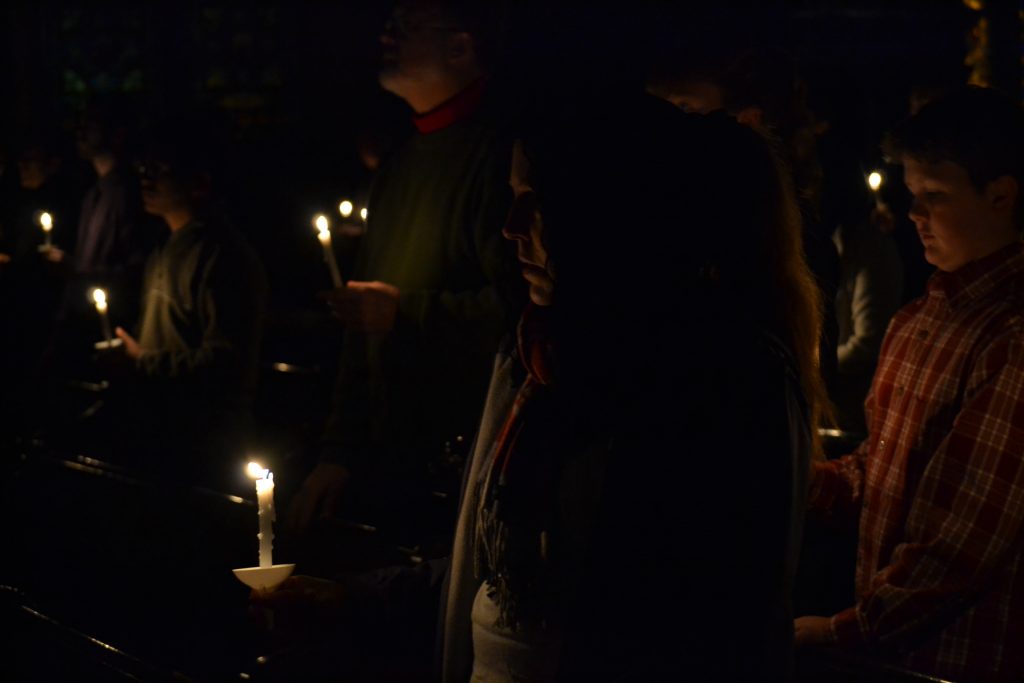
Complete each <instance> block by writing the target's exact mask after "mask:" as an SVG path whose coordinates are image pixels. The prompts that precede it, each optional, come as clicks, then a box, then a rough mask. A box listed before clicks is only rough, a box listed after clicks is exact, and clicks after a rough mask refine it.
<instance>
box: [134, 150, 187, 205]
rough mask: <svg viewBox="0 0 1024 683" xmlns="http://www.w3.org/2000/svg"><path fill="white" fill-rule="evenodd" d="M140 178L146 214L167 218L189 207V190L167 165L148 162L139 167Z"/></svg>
mask: <svg viewBox="0 0 1024 683" xmlns="http://www.w3.org/2000/svg"><path fill="white" fill-rule="evenodd" d="M139 176H140V182H141V185H142V206H143V208H144V209H145V210H146V213H150V214H153V215H155V216H166V215H168V214H170V213H173V212H174V211H178V210H180V209H181V208H183V207H185V206H188V202H189V197H188V191H187V188H185V187H184V185H183V184H182V183H181V182H180V181H178V180H177V179H176V178H175V176H174V173H173V171H172V169H171V168H170V166H168V165H167V164H166V163H162V162H159V161H147V162H145V163H144V164H142V165H141V166H140V167H139Z"/></svg>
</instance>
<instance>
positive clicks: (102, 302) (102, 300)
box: [92, 287, 107, 308]
mask: <svg viewBox="0 0 1024 683" xmlns="http://www.w3.org/2000/svg"><path fill="white" fill-rule="evenodd" d="M92 300H93V301H95V302H96V307H97V308H101V307H102V308H106V306H107V293H106V292H105V291H103V290H102V289H100V288H99V287H97V288H96V289H94V290H92Z"/></svg>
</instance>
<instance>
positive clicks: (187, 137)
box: [115, 125, 267, 484]
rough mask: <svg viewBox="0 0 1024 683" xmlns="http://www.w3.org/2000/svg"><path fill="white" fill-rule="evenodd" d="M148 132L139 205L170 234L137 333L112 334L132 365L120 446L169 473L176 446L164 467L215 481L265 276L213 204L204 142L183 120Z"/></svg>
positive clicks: (253, 371)
mask: <svg viewBox="0 0 1024 683" xmlns="http://www.w3.org/2000/svg"><path fill="white" fill-rule="evenodd" d="M154 138H155V139H154V142H153V144H152V145H151V149H150V150H149V153H148V154H147V160H146V161H145V163H143V164H141V165H140V166H139V168H138V170H139V173H140V175H141V182H142V203H143V207H144V208H145V210H146V212H147V213H149V214H152V215H154V216H157V217H159V218H161V219H162V220H163V222H164V224H165V225H166V227H167V228H168V229H169V231H170V233H169V235H168V236H167V238H166V240H165V241H164V243H163V244H162V245H161V246H160V247H159V248H157V249H156V250H155V251H154V252H153V253H152V254H151V255H150V257H149V260H148V261H147V263H146V268H145V274H144V277H143V284H142V310H141V312H140V316H139V324H138V331H137V335H133V334H131V333H129V332H128V331H127V330H125V329H124V328H122V327H117V328H116V330H115V331H116V334H117V337H118V338H119V339H120V340H121V342H122V344H121V350H120V353H122V354H123V355H124V356H126V357H127V359H129V360H130V361H133V366H134V369H135V372H134V373H132V374H131V375H130V376H129V377H131V378H132V379H134V380H135V383H134V384H133V385H132V386H131V387H130V390H129V391H126V392H125V395H124V396H123V398H124V399H125V400H124V404H123V405H120V406H119V407H120V408H121V409H122V410H126V411H127V414H128V415H133V416H134V417H135V419H132V420H124V421H122V422H121V424H120V425H119V430H122V431H124V430H134V431H133V432H131V433H127V434H126V435H127V438H126V439H125V442H126V443H129V444H132V443H135V442H138V443H139V444H141V445H142V448H141V450H139V451H138V457H139V458H140V459H144V460H145V459H147V458H148V460H147V461H146V462H140V463H138V464H140V465H147V464H154V465H156V466H159V467H162V468H163V470H164V471H166V463H165V462H164V463H161V461H162V460H163V459H164V458H163V456H164V455H165V454H173V455H174V461H175V467H174V472H173V473H170V472H168V474H170V475H172V476H181V477H184V478H186V479H190V480H193V481H202V482H205V483H207V484H221V483H222V482H225V481H229V479H225V478H224V477H225V473H226V472H228V469H226V468H229V467H231V466H233V465H234V464H235V463H234V462H233V461H232V457H233V456H235V455H239V454H240V452H241V451H242V449H244V448H245V439H246V438H247V435H248V428H249V427H250V421H251V413H250V409H251V404H252V401H253V399H254V394H255V388H256V380H257V374H258V361H259V345H260V341H261V338H262V331H263V318H264V309H265V306H266V298H267V283H266V276H265V273H264V270H263V266H262V264H261V263H260V261H259V258H258V257H257V255H256V253H255V251H254V250H253V249H252V247H251V246H250V245H249V244H248V242H247V241H246V240H245V238H244V237H243V236H242V235H241V233H240V232H239V231H238V230H236V229H235V228H233V227H232V226H231V224H230V222H229V221H228V220H227V218H226V217H225V216H223V215H222V213H221V212H220V211H218V210H217V209H216V208H215V207H216V204H215V203H214V202H213V201H212V195H213V179H212V172H211V163H210V161H209V158H208V155H209V154H210V152H209V146H210V144H211V143H209V142H208V141H205V140H204V139H203V136H202V135H201V134H200V133H198V132H196V131H195V130H194V129H189V128H187V127H185V126H184V125H182V126H181V127H180V128H179V127H178V126H175V127H173V128H170V129H167V130H161V131H159V132H158V133H157V134H156V135H154ZM115 322H116V321H115ZM126 379H127V378H126ZM129 447H131V446H129ZM149 461H152V463H150V462H149ZM211 478H212V479H213V481H211Z"/></svg>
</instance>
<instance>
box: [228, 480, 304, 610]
mask: <svg viewBox="0 0 1024 683" xmlns="http://www.w3.org/2000/svg"><path fill="white" fill-rule="evenodd" d="M247 471H248V473H249V476H250V477H252V478H254V479H255V480H256V501H257V503H258V504H259V520H260V525H259V529H260V531H259V534H257V538H259V542H260V552H259V566H258V567H243V568H240V569H234V570H232V571H233V572H234V574H235V576H237V577H238V580H239V581H241V582H242V583H244V584H245V585H246V586H249V587H250V588H252V589H255V590H261V591H271V590H274V589H275V588H277V587H278V586H279V585H281V583H282V582H284V580H285V579H287V578H288V577H289V576H291V573H292V571H293V570H294V569H295V565H294V564H274V559H273V549H274V518H275V516H276V515H275V512H274V475H273V473H272V472H271V471H270V470H267V469H264V468H263V467H261V466H260V465H259V464H257V463H254V462H251V463H249V466H248V469H247Z"/></svg>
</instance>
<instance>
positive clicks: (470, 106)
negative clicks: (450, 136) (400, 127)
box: [412, 76, 487, 135]
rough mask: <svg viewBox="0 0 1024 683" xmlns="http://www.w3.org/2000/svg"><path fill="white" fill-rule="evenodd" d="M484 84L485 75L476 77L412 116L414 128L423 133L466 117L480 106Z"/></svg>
mask: <svg viewBox="0 0 1024 683" xmlns="http://www.w3.org/2000/svg"><path fill="white" fill-rule="evenodd" d="M486 86H487V77H486V76H484V77H482V78H478V79H477V80H475V81H473V82H472V83H470V84H469V85H467V86H466V87H465V88H463V89H462V91H460V92H459V93H458V94H457V95H455V96H454V97H451V98H449V99H447V100H445V101H444V102H443V103H441V104H439V105H438V106H436V107H434V108H433V109H431V110H430V111H428V112H427V113H425V114H420V115H419V116H414V117H413V119H412V122H413V124H414V125H415V126H416V130H418V131H419V132H420V133H423V134H424V135H425V134H427V133H434V132H436V131H439V130H441V129H443V128H447V127H448V126H451V125H453V124H456V123H458V122H459V121H464V120H465V119H468V118H469V117H470V116H472V115H473V114H474V113H475V112H476V110H477V109H479V108H480V102H481V101H482V100H483V96H484V90H485V88H486Z"/></svg>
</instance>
